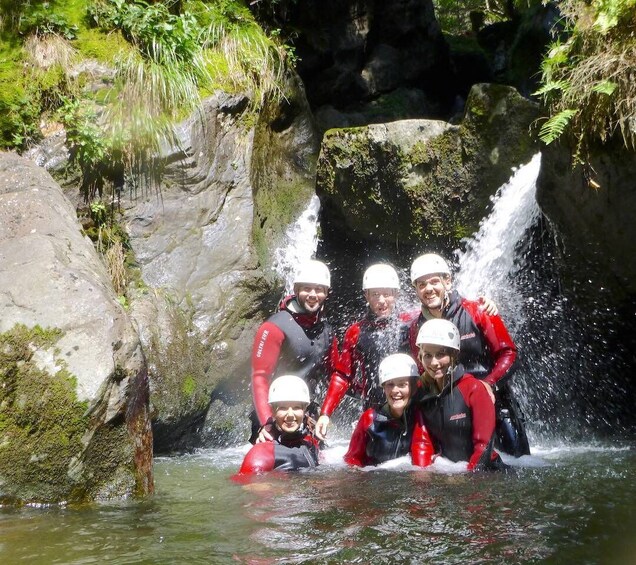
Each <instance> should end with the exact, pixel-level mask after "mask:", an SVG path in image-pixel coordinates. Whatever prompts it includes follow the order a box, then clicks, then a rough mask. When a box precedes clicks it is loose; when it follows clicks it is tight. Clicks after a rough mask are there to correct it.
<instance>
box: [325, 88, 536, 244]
mask: <svg viewBox="0 0 636 565" xmlns="http://www.w3.org/2000/svg"><path fill="white" fill-rule="evenodd" d="M537 115H538V109H537V107H536V105H535V104H533V103H531V102H529V101H527V100H525V99H523V98H522V97H521V96H519V94H518V93H516V91H514V89H512V88H510V87H505V86H499V85H478V86H476V87H473V89H472V90H471V94H470V96H469V98H468V102H467V104H466V112H465V115H464V118H463V120H462V123H461V124H460V125H459V126H452V125H450V124H447V123H446V122H439V121H433V120H404V121H401V122H392V123H388V124H375V125H370V126H365V127H360V128H343V129H334V130H330V131H328V132H327V133H326V134H325V137H324V139H323V145H322V149H321V154H320V159H319V162H318V171H317V190H318V191H319V194H320V195H321V196H322V199H323V201H324V202H325V203H326V204H327V207H328V209H329V210H330V211H332V212H333V213H334V220H335V221H336V222H337V223H339V224H340V225H341V227H342V228H343V229H345V231H347V230H348V231H352V232H354V234H353V236H354V237H358V238H359V237H362V238H364V239H367V240H371V241H374V240H375V241H382V242H399V243H402V244H406V245H419V246H422V244H423V243H426V244H441V245H451V246H455V245H457V244H458V243H459V240H460V239H462V238H464V237H466V236H469V235H471V234H472V233H473V232H475V231H476V230H477V229H478V226H479V222H480V220H481V218H483V217H484V215H485V214H486V213H487V211H488V207H489V205H490V197H491V196H492V195H493V194H494V193H495V192H496V190H497V189H498V188H499V186H501V185H502V184H503V183H504V182H506V181H507V180H508V179H509V178H510V176H511V174H512V169H513V168H514V167H517V166H519V165H521V164H524V163H526V162H528V161H529V160H530V159H531V158H532V155H533V154H534V153H535V152H536V151H537V150H538V149H537V144H536V140H535V139H534V138H533V136H532V134H531V132H530V127H531V125H532V123H533V122H534V121H535V120H536V117H537Z"/></svg>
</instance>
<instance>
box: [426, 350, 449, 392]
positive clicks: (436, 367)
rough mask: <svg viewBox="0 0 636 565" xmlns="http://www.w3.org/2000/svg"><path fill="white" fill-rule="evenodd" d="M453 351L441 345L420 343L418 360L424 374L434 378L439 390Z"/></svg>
mask: <svg viewBox="0 0 636 565" xmlns="http://www.w3.org/2000/svg"><path fill="white" fill-rule="evenodd" d="M453 354H454V352H453V351H452V350H450V349H448V348H447V347H442V346H441V345H431V344H429V343H424V344H422V345H420V360H421V361H422V364H423V365H424V370H425V371H426V374H427V375H428V376H429V377H431V378H432V379H434V380H435V383H436V384H437V386H438V388H439V389H440V390H441V388H442V386H443V384H444V377H445V376H446V374H447V373H448V369H449V367H450V366H451V363H452V361H453Z"/></svg>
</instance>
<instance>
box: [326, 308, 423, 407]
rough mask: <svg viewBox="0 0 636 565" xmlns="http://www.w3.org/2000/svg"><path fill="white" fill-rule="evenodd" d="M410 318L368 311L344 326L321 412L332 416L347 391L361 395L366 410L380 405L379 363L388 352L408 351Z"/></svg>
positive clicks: (382, 399) (382, 395) (381, 395)
mask: <svg viewBox="0 0 636 565" xmlns="http://www.w3.org/2000/svg"><path fill="white" fill-rule="evenodd" d="M412 317H413V316H409V315H406V314H400V315H399V316H389V317H386V318H378V317H377V316H375V315H374V314H373V313H372V312H370V311H369V312H368V313H367V315H366V316H365V317H364V318H363V319H362V320H360V321H358V322H355V323H354V324H352V325H351V326H349V327H348V328H347V331H346V332H345V336H344V340H343V344H342V353H341V355H340V359H339V361H338V364H337V365H336V367H335V371H334V372H333V373H332V375H331V380H330V382H329V389H328V390H327V395H326V396H325V400H324V402H323V404H322V408H321V410H320V413H321V414H325V415H327V416H330V417H331V415H332V414H333V412H334V410H335V409H336V408H337V407H338V405H339V404H340V402H341V401H342V399H343V398H344V396H345V394H346V393H347V391H349V390H351V391H352V392H355V393H359V394H360V395H361V396H362V400H363V408H364V409H365V410H366V409H367V408H372V407H373V408H378V407H380V406H382V404H383V403H384V401H385V399H384V391H383V390H382V387H381V386H380V384H379V382H378V366H379V364H380V361H382V359H384V358H385V357H386V356H387V355H390V354H392V353H398V352H407V353H408V349H409V346H408V328H409V323H410V321H411V319H412Z"/></svg>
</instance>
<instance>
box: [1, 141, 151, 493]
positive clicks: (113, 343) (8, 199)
mask: <svg viewBox="0 0 636 565" xmlns="http://www.w3.org/2000/svg"><path fill="white" fill-rule="evenodd" d="M0 301H1V304H2V316H0V502H2V501H12V502H19V501H21V502H61V501H85V500H99V499H108V498H111V497H120V496H128V495H132V494H146V493H149V492H151V491H152V489H153V482H152V432H151V428H150V417H149V412H148V381H147V372H146V363H145V359H144V356H143V352H142V350H141V347H140V342H139V338H138V336H137V334H136V332H135V331H134V329H133V327H132V325H131V323H130V320H129V318H128V316H127V315H126V312H125V311H124V310H123V309H122V307H121V305H120V304H119V303H118V302H117V300H116V296H115V294H114V292H113V290H112V286H111V283H110V277H109V275H108V273H107V271H106V268H105V266H104V264H103V263H102V262H101V260H100V259H99V257H98V255H97V253H96V251H95V250H94V248H93V246H92V244H91V242H90V241H89V240H88V238H86V237H84V236H83V235H82V233H81V226H80V225H79V223H78V221H77V217H76V215H75V211H74V209H73V207H72V206H71V204H70V203H69V201H68V200H67V199H66V198H65V197H64V196H63V194H62V192H61V189H60V187H59V186H58V185H57V184H56V183H55V181H54V180H53V179H52V178H51V177H50V175H49V174H48V173H47V172H45V171H44V170H43V169H40V168H39V167H37V166H36V165H35V164H34V163H33V162H31V161H28V160H26V159H23V158H21V157H19V156H17V155H14V154H10V153H3V154H0Z"/></svg>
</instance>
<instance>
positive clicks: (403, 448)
mask: <svg viewBox="0 0 636 565" xmlns="http://www.w3.org/2000/svg"><path fill="white" fill-rule="evenodd" d="M418 376H419V372H418V369H417V364H416V363H415V361H414V360H413V358H412V357H411V356H410V355H408V354H406V353H394V354H393V355H389V356H388V357H385V358H384V359H383V360H382V361H381V362H380V365H379V368H378V380H379V382H380V385H381V386H382V388H383V390H384V394H385V397H386V402H385V403H384V404H383V405H382V406H381V407H379V408H369V409H368V410H366V411H365V412H364V413H363V414H362V416H361V417H360V420H358V424H357V425H356V428H355V430H354V432H353V435H352V436H351V440H350V442H349V449H348V450H347V453H346V454H345V456H344V460H345V462H346V463H348V464H349V465H354V466H357V467H365V466H367V465H378V464H380V463H384V462H386V461H390V460H391V459H397V458H398V457H402V456H404V455H407V454H409V453H410V454H411V462H412V463H413V464H414V465H419V466H426V465H429V464H430V463H431V460H432V457H433V454H434V448H433V443H432V442H431V439H430V437H429V435H428V433H427V431H426V428H425V427H424V426H423V422H422V416H421V414H420V412H419V410H418V409H417V407H414V406H413V403H412V399H413V396H414V394H415V389H416V387H417V380H418Z"/></svg>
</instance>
